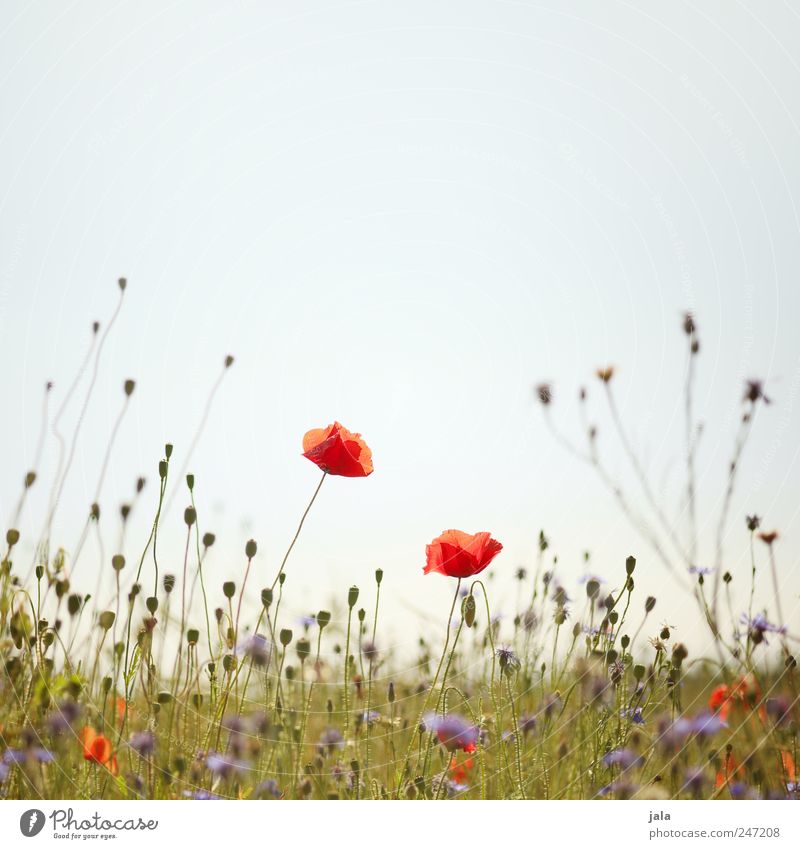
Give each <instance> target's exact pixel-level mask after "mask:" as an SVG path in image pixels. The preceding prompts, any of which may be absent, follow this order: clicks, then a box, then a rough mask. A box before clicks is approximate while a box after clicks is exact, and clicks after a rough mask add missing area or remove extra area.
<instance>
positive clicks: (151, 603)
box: [144, 595, 158, 614]
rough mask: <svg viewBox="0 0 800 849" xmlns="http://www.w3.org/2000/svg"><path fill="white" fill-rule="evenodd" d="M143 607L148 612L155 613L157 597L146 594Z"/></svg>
mask: <svg viewBox="0 0 800 849" xmlns="http://www.w3.org/2000/svg"><path fill="white" fill-rule="evenodd" d="M144 604H145V607H146V608H147V610H148V612H149V613H151V614H152V613H155V612H156V611H157V610H158V599H157V598H156V597H155V596H154V595H151V596H148V597H147V598H146V599H145V601H144Z"/></svg>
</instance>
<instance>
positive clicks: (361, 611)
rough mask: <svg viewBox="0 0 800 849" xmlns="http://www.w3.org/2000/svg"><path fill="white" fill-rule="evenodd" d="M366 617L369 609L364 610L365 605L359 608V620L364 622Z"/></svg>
mask: <svg viewBox="0 0 800 849" xmlns="http://www.w3.org/2000/svg"><path fill="white" fill-rule="evenodd" d="M366 617H367V611H366V610H364V608H363V607H361V608H359V610H358V621H359V622H363V621H364V619H366Z"/></svg>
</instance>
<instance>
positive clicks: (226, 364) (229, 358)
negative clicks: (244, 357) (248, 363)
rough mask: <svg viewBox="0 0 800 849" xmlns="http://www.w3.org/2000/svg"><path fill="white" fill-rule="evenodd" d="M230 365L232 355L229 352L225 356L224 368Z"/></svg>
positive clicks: (231, 363)
mask: <svg viewBox="0 0 800 849" xmlns="http://www.w3.org/2000/svg"><path fill="white" fill-rule="evenodd" d="M232 365H233V357H232V356H231V355H230V354H228V356H227V357H225V368H230V367H231V366H232Z"/></svg>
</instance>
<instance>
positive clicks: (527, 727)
mask: <svg viewBox="0 0 800 849" xmlns="http://www.w3.org/2000/svg"><path fill="white" fill-rule="evenodd" d="M519 730H520V731H521V732H522V733H523V734H533V732H534V731H536V717H535V716H532V715H531V714H523V715H522V716H521V717H520V718H519Z"/></svg>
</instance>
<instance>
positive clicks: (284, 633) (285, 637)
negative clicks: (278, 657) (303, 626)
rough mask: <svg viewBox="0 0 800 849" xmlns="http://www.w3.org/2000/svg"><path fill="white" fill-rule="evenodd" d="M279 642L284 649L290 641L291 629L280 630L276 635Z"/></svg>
mask: <svg viewBox="0 0 800 849" xmlns="http://www.w3.org/2000/svg"><path fill="white" fill-rule="evenodd" d="M278 636H279V638H280V641H281V645H282V646H283V647H284V648H286V646H288V645H289V643H291V641H292V629H291V628H281V632H280V634H279V635H278Z"/></svg>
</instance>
